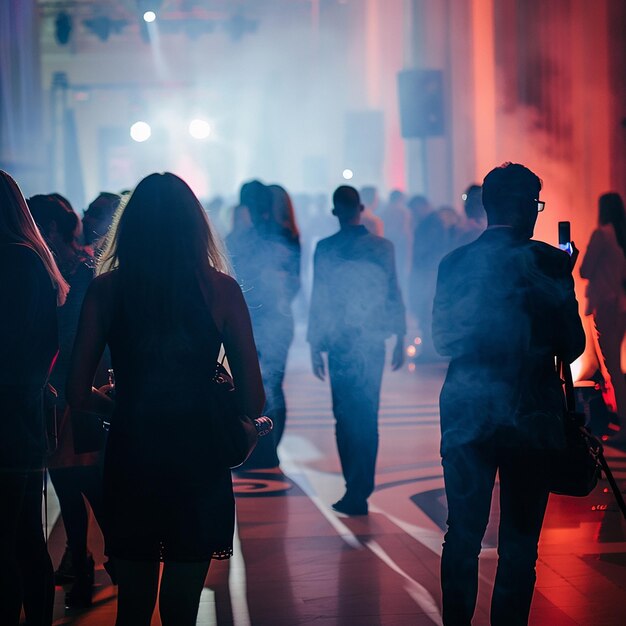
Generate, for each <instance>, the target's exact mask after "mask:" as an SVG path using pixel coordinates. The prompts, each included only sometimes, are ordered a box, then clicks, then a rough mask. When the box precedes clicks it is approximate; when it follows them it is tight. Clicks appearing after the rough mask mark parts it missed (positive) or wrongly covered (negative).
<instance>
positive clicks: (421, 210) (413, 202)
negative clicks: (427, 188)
mask: <svg viewBox="0 0 626 626" xmlns="http://www.w3.org/2000/svg"><path fill="white" fill-rule="evenodd" d="M407 207H408V209H409V212H410V213H411V227H412V234H413V237H415V231H416V230H417V228H418V226H419V225H420V223H421V222H422V220H423V219H424V218H425V217H426V216H427V215H430V214H431V213H432V211H433V208H432V206H430V202H429V201H428V198H426V197H425V196H419V195H418V196H412V197H411V199H410V200H409V202H408V204H407Z"/></svg>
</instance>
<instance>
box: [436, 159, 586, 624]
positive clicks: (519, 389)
mask: <svg viewBox="0 0 626 626" xmlns="http://www.w3.org/2000/svg"><path fill="white" fill-rule="evenodd" d="M540 190H541V181H540V179H539V178H538V177H537V176H536V175H535V174H534V173H533V172H531V171H530V170H529V169H527V168H526V167H524V166H522V165H519V164H511V163H507V164H505V165H503V166H501V167H498V168H496V169H494V170H492V171H491V172H489V174H488V175H487V176H486V178H485V180H484V182H483V204H484V206H485V209H486V211H487V217H488V228H487V230H486V231H485V232H484V233H483V234H482V235H481V236H480V237H479V238H478V239H477V240H476V241H474V242H473V243H470V244H468V245H467V246H463V247H461V248H458V249H456V250H454V251H453V252H451V253H450V254H449V255H448V256H447V257H445V258H444V259H443V261H442V262H441V265H440V266H439V276H438V281H437V293H436V297H435V304H434V310H433V339H434V342H435V346H436V348H437V350H438V351H439V353H440V354H442V355H444V356H447V357H450V359H451V361H450V366H449V368H448V374H447V376H446V381H445V383H444V386H443V389H442V391H441V398H440V410H441V431H442V442H441V453H442V458H443V471H444V481H445V488H446V497H447V501H448V531H447V533H446V536H445V542H444V546H443V555H442V564H441V580H442V590H443V619H444V623H445V624H446V625H448V624H454V625H457V624H459V625H460V624H463V625H469V624H470V623H471V618H472V615H473V613H474V607H475V603H476V593H477V587H478V555H479V553H480V549H481V540H482V537H483V535H484V532H485V529H486V527H487V523H488V521H489V509H490V504H491V494H492V490H493V487H494V482H495V477H496V472H498V473H499V479H500V530H499V539H498V542H499V545H498V557H499V560H498V571H497V575H496V580H495V587H494V592H493V598H492V606H491V623H492V624H499V625H502V626H504V625H506V626H513V625H517V624H526V623H527V620H528V614H529V610H530V603H531V599H532V595H533V589H534V584H535V562H536V560H537V543H538V540H539V534H540V532H541V525H542V523H543V516H544V513H545V508H546V505H547V502H548V486H547V482H546V459H547V457H548V455H549V451H550V449H553V448H557V447H559V445H561V444H562V437H563V433H562V426H561V425H560V421H559V415H560V413H561V411H562V388H561V381H560V380H559V377H558V376H557V374H556V371H555V364H554V359H555V356H559V357H561V358H562V359H564V360H565V361H566V362H567V363H570V362H571V361H573V360H574V359H575V358H576V357H577V356H579V355H580V354H581V353H582V351H583V349H584V346H585V335H584V332H583V328H582V324H581V321H580V317H579V315H578V303H577V302H576V297H575V294H574V281H573V278H572V267H573V261H575V257H573V259H570V257H569V256H568V255H567V254H566V253H565V252H562V251H561V250H558V249H556V248H553V247H552V246H549V245H547V244H545V243H541V242H539V241H533V240H531V237H532V235H533V230H534V227H535V222H536V221H537V214H538V211H541V210H543V207H544V203H543V202H541V201H539V192H540Z"/></svg>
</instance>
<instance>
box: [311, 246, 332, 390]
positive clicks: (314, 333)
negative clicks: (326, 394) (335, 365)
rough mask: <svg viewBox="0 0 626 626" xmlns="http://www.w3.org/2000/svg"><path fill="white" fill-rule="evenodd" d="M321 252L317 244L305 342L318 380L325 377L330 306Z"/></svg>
mask: <svg viewBox="0 0 626 626" xmlns="http://www.w3.org/2000/svg"><path fill="white" fill-rule="evenodd" d="M323 256H324V255H323V252H322V251H321V250H320V246H319V244H318V245H317V247H316V248H315V255H314V257H313V291H312V292H311V305H310V308H309V327H308V330H307V341H308V342H309V344H310V347H311V367H312V369H313V375H314V376H315V377H316V378H319V379H320V380H324V378H325V376H326V368H325V365H324V358H323V357H322V352H323V351H324V350H325V349H326V346H325V343H326V341H325V335H326V332H327V330H328V329H327V316H328V307H329V306H330V301H329V294H328V293H327V289H326V286H327V282H326V281H325V280H324V275H323V272H324V260H323Z"/></svg>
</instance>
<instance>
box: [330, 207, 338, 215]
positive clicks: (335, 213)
mask: <svg viewBox="0 0 626 626" xmlns="http://www.w3.org/2000/svg"><path fill="white" fill-rule="evenodd" d="M331 213H332V214H333V215H334V216H335V217H337V209H336V208H335V207H333V210H332V211H331Z"/></svg>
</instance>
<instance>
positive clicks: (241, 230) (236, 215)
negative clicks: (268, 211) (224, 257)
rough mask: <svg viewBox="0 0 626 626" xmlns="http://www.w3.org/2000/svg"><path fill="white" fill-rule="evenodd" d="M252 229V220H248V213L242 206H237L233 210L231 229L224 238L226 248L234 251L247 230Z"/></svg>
mask: <svg viewBox="0 0 626 626" xmlns="http://www.w3.org/2000/svg"><path fill="white" fill-rule="evenodd" d="M250 228H252V220H251V219H250V211H248V207H247V206H245V205H243V204H238V205H237V206H236V207H234V208H233V219H232V227H231V229H230V232H229V233H228V235H227V236H226V240H225V243H226V248H227V249H228V250H235V249H236V248H237V246H238V241H239V239H240V238H241V237H245V236H246V233H247V232H248V230H250Z"/></svg>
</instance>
